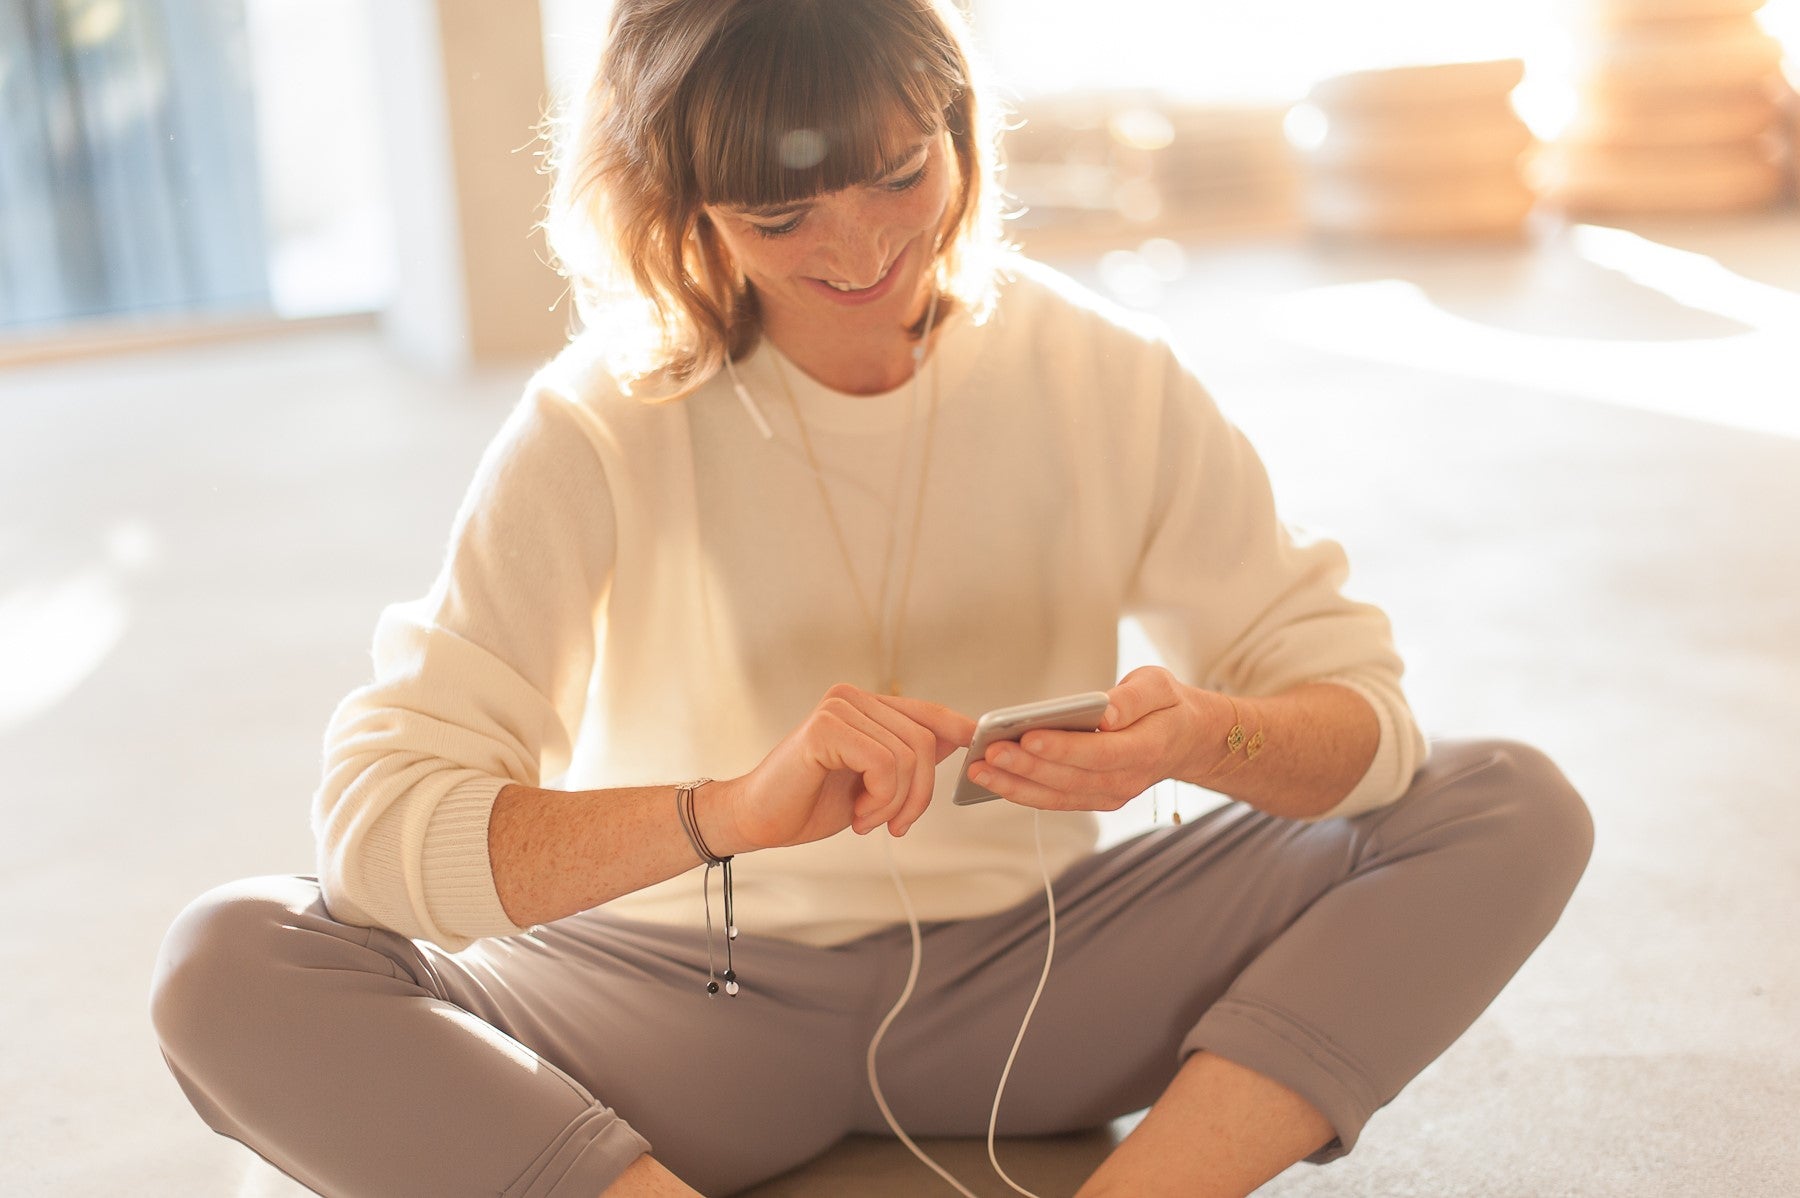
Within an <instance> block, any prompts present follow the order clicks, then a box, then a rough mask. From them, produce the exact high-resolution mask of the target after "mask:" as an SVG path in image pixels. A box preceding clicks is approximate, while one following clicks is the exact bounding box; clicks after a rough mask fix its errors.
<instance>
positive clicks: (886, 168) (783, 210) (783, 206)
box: [725, 137, 931, 217]
mask: <svg viewBox="0 0 1800 1198" xmlns="http://www.w3.org/2000/svg"><path fill="white" fill-rule="evenodd" d="M930 146H931V138H929V137H926V138H923V139H921V140H920V141H918V142H917V143H915V144H914V145H912V146H909V147H907V149H906V150H905V151H904V152H903V153H901V154H900V155H899V156H898V157H896V158H893V159H890V160H889V161H887V162H884V163H882V164H881V169H880V170H879V171H877V172H875V179H885V178H887V177H888V176H889V175H891V174H893V173H894V172H895V171H898V170H899V169H900V168H901V167H903V166H905V165H906V164H907V163H909V162H911V161H912V160H913V159H915V158H917V157H918V156H919V155H920V154H921V153H923V152H924V151H925V150H927V149H929V148H930ZM873 181H874V180H873V179H872V180H870V182H873ZM812 205H813V201H812V200H785V201H781V202H778V203H774V204H751V205H747V206H745V207H741V208H740V207H737V206H735V205H726V206H725V207H726V210H727V211H729V212H732V213H734V214H736V215H738V216H762V217H769V216H786V215H787V214H788V213H790V212H800V211H803V210H805V209H807V208H811V207H812Z"/></svg>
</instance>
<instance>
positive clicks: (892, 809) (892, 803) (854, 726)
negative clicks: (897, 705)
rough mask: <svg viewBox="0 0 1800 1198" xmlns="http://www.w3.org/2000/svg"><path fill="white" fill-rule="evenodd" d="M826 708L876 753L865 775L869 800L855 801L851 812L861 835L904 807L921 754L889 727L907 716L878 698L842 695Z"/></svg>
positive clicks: (864, 781)
mask: <svg viewBox="0 0 1800 1198" xmlns="http://www.w3.org/2000/svg"><path fill="white" fill-rule="evenodd" d="M826 707H827V708H828V709H829V710H830V712H831V714H832V715H833V716H835V717H836V719H837V720H838V722H839V723H840V724H841V725H842V727H843V728H844V729H845V730H846V731H847V733H848V734H849V735H850V736H851V737H853V738H857V737H860V738H861V739H862V740H863V741H864V742H866V743H867V744H868V745H869V746H870V747H871V748H872V749H873V750H874V756H873V757H872V758H871V760H872V761H873V763H874V768H873V769H872V770H871V771H869V772H865V773H864V775H863V790H864V792H865V794H866V796H867V797H866V798H864V799H862V800H859V801H857V802H855V803H854V804H853V805H852V811H851V826H852V827H853V828H854V829H855V830H856V832H857V834H858V835H861V834H863V833H866V832H868V831H870V830H871V829H873V828H875V827H877V826H879V825H881V824H883V823H885V822H887V820H888V819H890V818H891V817H892V816H894V815H895V814H897V813H898V812H899V811H900V810H901V809H903V808H904V807H905V805H906V800H907V798H908V796H909V795H910V794H911V792H912V790H913V788H914V786H915V770H914V769H913V762H914V760H915V759H916V758H917V756H918V754H917V752H916V751H915V750H914V749H913V748H912V747H910V746H909V745H908V744H907V743H906V741H905V739H904V737H903V736H902V735H900V734H899V732H897V731H896V730H894V729H891V728H889V727H888V725H887V721H888V720H904V718H905V717H903V716H900V715H898V714H897V713H894V712H890V711H888V710H887V709H886V708H885V707H883V705H882V704H881V702H880V701H879V699H878V698H877V697H876V696H874V695H870V694H868V693H867V692H861V691H859V692H856V693H855V694H854V695H853V696H852V695H840V696H837V697H835V698H834V699H832V700H830V701H828V703H827V705H826Z"/></svg>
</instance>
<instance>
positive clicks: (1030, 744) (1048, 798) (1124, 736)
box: [973, 666, 1205, 811]
mask: <svg viewBox="0 0 1800 1198" xmlns="http://www.w3.org/2000/svg"><path fill="white" fill-rule="evenodd" d="M1204 693H1205V692H1203V691H1200V690H1198V689H1197V688H1195V687H1191V686H1188V685H1186V684H1185V683H1183V682H1181V681H1180V680H1179V679H1177V678H1176V677H1175V675H1173V674H1171V673H1169V671H1168V670H1165V669H1164V668H1162V667H1161V666H1142V667H1139V668H1138V669H1135V670H1133V671H1132V672H1131V673H1129V674H1127V675H1125V677H1124V678H1123V679H1122V680H1121V681H1120V682H1119V684H1118V685H1117V686H1115V687H1113V688H1112V689H1111V690H1110V691H1108V692H1107V698H1109V699H1110V700H1111V701H1112V706H1111V708H1110V709H1109V712H1108V716H1107V718H1105V719H1103V720H1102V721H1101V724H1100V730H1099V731H1098V732H1055V731H1051V730H1049V729H1038V730H1035V731H1032V732H1027V733H1026V734H1025V737H1024V739H1023V741H1021V742H1019V743H1012V742H1003V743H997V744H993V745H990V746H988V750H987V755H986V764H985V765H981V766H977V767H976V768H975V771H974V773H973V777H974V780H975V782H976V783H978V784H979V785H981V786H985V787H987V788H988V789H989V790H991V791H993V792H994V793H995V794H997V795H999V796H1000V797H1001V798H1003V799H1006V800H1007V801H1009V802H1013V803H1018V804H1020V805H1021V806H1025V807H1037V808H1041V809H1043V810H1046V811H1117V810H1118V809H1119V808H1121V807H1123V806H1124V805H1125V804H1126V803H1128V802H1130V801H1131V800H1132V799H1134V798H1136V797H1137V796H1138V795H1140V794H1142V793H1144V791H1146V790H1149V789H1150V788H1151V787H1152V786H1154V785H1156V784H1157V783H1158V782H1161V781H1162V780H1163V779H1164V778H1173V777H1178V776H1179V772H1180V771H1181V770H1182V769H1183V768H1184V767H1185V764H1186V762H1187V760H1188V757H1189V756H1190V752H1191V746H1192V745H1193V744H1194V742H1195V739H1196V734H1197V732H1198V730H1199V728H1200V727H1201V723H1202V719H1203V716H1202V712H1201V709H1200V704H1201V702H1202V701H1203V700H1202V698H1201V696H1203V695H1204Z"/></svg>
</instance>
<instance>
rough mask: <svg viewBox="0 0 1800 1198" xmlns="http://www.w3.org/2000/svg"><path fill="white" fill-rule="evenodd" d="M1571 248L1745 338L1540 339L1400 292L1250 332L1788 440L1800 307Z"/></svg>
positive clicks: (1280, 303)
mask: <svg viewBox="0 0 1800 1198" xmlns="http://www.w3.org/2000/svg"><path fill="white" fill-rule="evenodd" d="M1572 244H1573V246H1574V248H1575V252H1576V254H1577V255H1578V256H1580V257H1582V258H1584V259H1585V260H1587V261H1590V262H1593V263H1594V264H1595V265H1598V266H1601V267H1603V268H1605V269H1608V270H1614V271H1617V272H1618V273H1619V274H1620V275H1622V276H1623V277H1625V278H1627V279H1630V280H1631V281H1632V282H1634V283H1636V284H1638V285H1639V286H1642V287H1645V288H1648V289H1650V290H1653V291H1656V292H1659V293H1661V294H1662V295H1664V296H1667V297H1668V298H1669V299H1671V300H1674V301H1675V302H1677V303H1680V304H1683V305H1685V306H1687V307H1691V308H1694V309H1698V310H1703V311H1707V312H1712V313H1716V314H1718V315H1721V316H1725V317H1727V318H1729V319H1732V320H1735V321H1737V322H1738V323H1740V324H1743V325H1745V326H1748V328H1749V330H1750V331H1748V332H1744V333H1738V334H1735V335H1732V336H1727V337H1702V338H1687V339H1681V340H1621V339H1617V338H1611V339H1601V338H1587V337H1553V336H1543V335H1540V334H1533V333H1525V332H1519V331H1516V330H1512V329H1505V328H1498V327H1495V326H1493V325H1488V324H1483V323H1480V322H1478V321H1475V320H1470V319H1468V318H1465V317H1462V316H1457V315H1455V314H1453V313H1451V312H1448V311H1446V310H1444V309H1443V308H1442V307H1440V306H1439V305H1438V304H1436V303H1434V302H1433V301H1432V299H1431V297H1430V296H1429V295H1427V294H1426V293H1425V291H1424V290H1423V289H1422V288H1420V287H1419V286H1417V285H1416V284H1413V283H1410V282H1407V281H1405V280H1402V279H1382V280H1378V281H1374V282H1366V283H1347V284H1339V285H1334V286H1328V287H1317V288H1312V289H1309V290H1306V291H1300V292H1296V293H1294V294H1291V295H1287V296H1282V297H1279V298H1277V299H1274V300H1271V301H1270V302H1269V304H1268V305H1267V307H1266V308H1265V310H1264V313H1263V320H1264V322H1265V324H1266V326H1267V327H1268V328H1269V329H1270V330H1271V331H1272V332H1273V333H1274V334H1275V335H1276V336H1279V337H1282V338H1284V339H1287V340H1290V341H1293V342H1295V343H1298V344H1302V345H1306V346H1309V347H1311V348H1313V349H1318V350H1322V351H1325V352H1328V353H1335V354H1341V355H1343V356H1344V357H1348V358H1353V359H1359V360H1363V361H1370V362H1381V363H1386V364H1389V365H1396V366H1404V367H1408V368H1412V369H1419V370H1431V371H1436V372H1438V373H1441V374H1444V375H1446V376H1449V377H1457V378H1471V379H1478V380H1481V381H1483V382H1495V383H1504V384H1509V385H1512V386H1518V387H1524V388H1528V389H1530V390H1533V391H1539V392H1544V393H1547V394H1552V395H1556V394H1561V395H1571V396H1576V397H1579V398H1583V399H1590V400H1596V401H1599V402H1602V403H1610V404H1617V405H1620V406H1624V407H1635V408H1641V409H1646V410H1649V411H1656V412H1662V413H1666V414H1669V415H1676V416H1683V417H1687V418H1689V419H1693V420H1701V421H1706V422H1709V423H1713V424H1720V425H1725V426H1728V427H1733V428H1741V429H1749V430H1753V431H1759V432H1765V433H1773V434H1776V435H1778V436H1785V437H1792V438H1796V439H1800V355H1797V354H1796V353H1795V351H1794V346H1795V345H1796V344H1800V296H1795V295H1793V294H1791V293H1789V292H1786V291H1783V290H1781V289H1780V288H1777V287H1771V286H1768V285H1767V284H1764V283H1759V282H1756V281H1755V280H1753V279H1746V278H1744V277H1743V276H1742V275H1739V274H1737V273H1735V272H1733V271H1731V270H1729V269H1727V268H1726V267H1724V266H1722V265H1721V264H1719V263H1718V262H1717V261H1715V260H1713V259H1711V258H1708V257H1705V256H1704V255H1701V254H1694V253H1690V252H1688V251H1686V250H1679V249H1675V248H1673V247H1670V246H1666V245H1661V244H1658V243H1656V242H1653V241H1650V240H1648V239H1646V238H1643V237H1639V236H1637V235H1636V234H1633V233H1627V232H1624V231H1622V230H1616V229H1601V228H1595V227H1591V226H1578V227H1577V228H1576V229H1575V230H1573V237H1572Z"/></svg>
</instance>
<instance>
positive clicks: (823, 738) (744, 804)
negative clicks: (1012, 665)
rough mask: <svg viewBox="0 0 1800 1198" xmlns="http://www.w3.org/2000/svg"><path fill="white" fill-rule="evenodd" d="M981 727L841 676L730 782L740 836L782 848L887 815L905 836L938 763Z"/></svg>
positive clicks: (867, 825) (867, 826) (862, 830)
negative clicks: (752, 764) (799, 720)
mask: <svg viewBox="0 0 1800 1198" xmlns="http://www.w3.org/2000/svg"><path fill="white" fill-rule="evenodd" d="M974 736H975V721H974V720H972V719H970V718H969V717H968V716H966V715H963V714H962V713H961V712H958V711H953V710H951V709H950V708H948V707H945V706H943V705H942V704H940V703H933V702H930V701H929V700H926V699H916V698H913V697H911V696H908V695H878V694H876V693H874V692H873V691H866V690H863V689H861V688H859V687H855V686H851V685H850V684H848V683H842V682H840V683H838V684H837V685H836V686H833V687H832V688H831V689H830V690H828V691H826V692H825V697H824V698H823V699H821V700H820V701H819V705H818V706H817V707H815V708H814V709H813V710H812V713H811V714H810V715H808V716H807V717H806V719H805V720H804V721H802V723H801V724H800V726H799V727H797V728H795V729H794V730H793V731H792V732H790V733H789V734H788V735H787V737H786V738H785V739H783V740H782V742H781V743H780V744H778V745H776V746H775V747H774V748H773V749H771V750H770V751H769V755H768V756H767V757H765V758H763V760H762V762H761V764H759V765H758V766H757V767H756V768H755V769H753V770H751V771H750V772H749V773H748V774H745V775H743V776H742V777H741V778H734V779H732V780H731V781H730V782H729V783H728V784H727V785H726V787H725V789H726V790H727V791H728V792H729V793H730V799H731V804H730V806H731V816H732V819H733V822H734V823H735V825H736V830H737V833H738V839H739V840H740V842H741V843H747V844H750V845H754V846H755V847H757V848H779V847H782V846H784V845H794V844H807V843H809V842H811V841H814V840H823V839H825V838H826V837H827V836H835V835H836V834H837V833H839V832H841V831H843V830H844V829H845V828H852V829H854V830H855V831H856V833H857V834H858V835H859V836H860V835H866V834H867V833H869V832H872V831H874V830H875V829H876V828H878V827H880V826H881V825H883V824H886V825H887V826H888V828H889V830H890V831H891V832H892V833H893V834H894V835H895V836H904V835H906V832H907V830H908V829H909V828H911V827H912V826H913V824H914V823H916V822H917V821H918V819H919V817H920V816H921V815H923V814H924V813H925V808H926V807H928V806H929V805H930V803H931V793H932V788H933V786H934V784H935V782H936V778H937V764H938V763H939V762H940V761H942V760H943V759H944V758H946V757H948V756H949V755H950V754H951V752H953V751H954V750H956V749H957V748H959V747H960V748H967V747H968V745H969V742H970V741H971V740H973V739H974Z"/></svg>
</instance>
